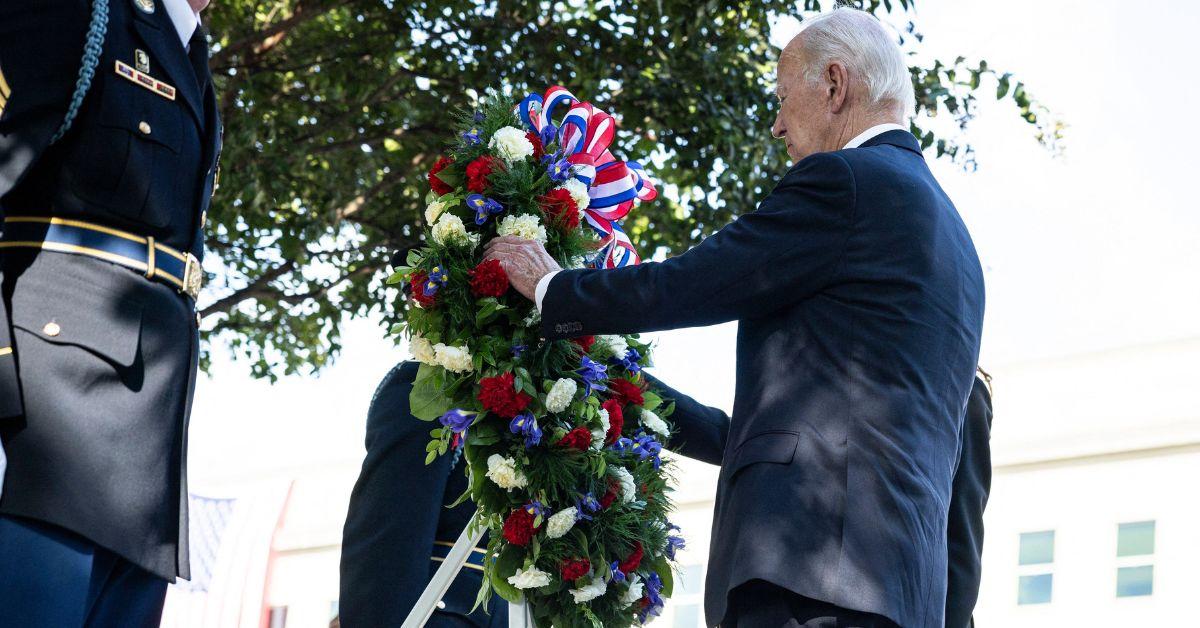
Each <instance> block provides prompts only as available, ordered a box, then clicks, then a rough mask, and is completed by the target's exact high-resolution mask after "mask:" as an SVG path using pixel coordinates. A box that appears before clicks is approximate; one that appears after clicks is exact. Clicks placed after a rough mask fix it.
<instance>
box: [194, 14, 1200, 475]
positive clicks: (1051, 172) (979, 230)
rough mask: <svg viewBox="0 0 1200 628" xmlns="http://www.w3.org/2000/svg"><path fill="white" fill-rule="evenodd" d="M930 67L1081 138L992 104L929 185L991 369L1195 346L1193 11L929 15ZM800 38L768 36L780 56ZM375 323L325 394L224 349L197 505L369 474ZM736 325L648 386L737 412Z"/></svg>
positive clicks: (679, 337)
mask: <svg viewBox="0 0 1200 628" xmlns="http://www.w3.org/2000/svg"><path fill="white" fill-rule="evenodd" d="M917 5H918V10H917V13H916V15H915V16H914V18H913V19H915V21H916V23H917V26H918V29H919V30H920V31H921V32H922V33H924V35H925V41H924V46H923V53H922V54H929V55H933V56H938V57H941V58H945V59H953V58H954V57H955V56H957V55H960V54H962V55H965V56H967V57H969V58H986V59H987V60H988V61H989V63H990V65H991V66H992V67H994V68H997V69H1001V70H1003V71H1008V72H1012V73H1014V74H1015V75H1016V76H1017V77H1019V78H1020V79H1021V80H1024V81H1025V83H1026V85H1027V86H1028V89H1029V90H1030V91H1031V93H1032V94H1033V95H1034V96H1035V97H1037V98H1038V99H1039V100H1041V101H1042V102H1043V103H1044V104H1046V105H1047V106H1049V107H1050V108H1051V109H1052V110H1053V111H1054V112H1055V113H1056V114H1058V115H1060V116H1061V117H1062V118H1064V119H1065V120H1066V121H1067V123H1068V124H1069V125H1070V128H1069V129H1068V135H1067V139H1066V153H1065V155H1064V156H1062V157H1060V158H1055V157H1053V156H1052V155H1050V154H1049V153H1048V152H1047V151H1045V150H1044V149H1043V148H1041V147H1040V146H1039V145H1038V144H1037V143H1036V142H1035V141H1034V139H1033V136H1032V131H1031V128H1030V127H1029V126H1028V125H1027V124H1025V123H1024V122H1023V121H1021V120H1020V119H1019V118H1018V117H1017V115H1016V111H1015V109H1014V107H1013V106H1012V105H1010V104H1008V103H1006V102H1002V103H994V102H989V101H986V96H985V97H984V99H983V100H984V102H981V106H980V108H979V111H978V117H977V118H976V119H975V121H974V122H973V123H972V124H971V126H970V128H969V132H968V133H969V134H968V139H969V140H970V142H971V143H972V144H973V145H974V147H975V149H976V160H977V161H978V164H979V166H978V169H977V170H976V171H975V172H970V173H968V172H964V171H963V170H962V168H960V167H959V166H956V165H954V164H952V163H950V162H948V161H934V162H932V168H933V170H934V173H935V175H936V176H937V177H938V179H939V181H940V182H941V183H942V185H943V187H944V188H945V189H946V191H947V193H948V194H949V196H950V198H951V199H953V200H954V202H955V204H956V205H957V207H958V209H959V211H960V213H961V214H962V215H963V218H964V220H965V221H966V223H967V226H968V228H969V229H970V231H971V234H972V237H973V238H974V241H975V244H976V248H977V249H978V251H979V254H980V258H981V261H982V263H983V266H984V269H985V281H986V284H987V293H988V302H987V314H986V319H985V327H984V340H983V343H984V345H983V352H982V357H981V363H982V364H983V366H984V367H985V368H988V366H989V365H992V366H994V365H1002V364H1003V365H1008V364H1015V363H1022V362H1028V361H1034V360H1040V359H1045V358H1049V357H1055V356H1062V355H1070V354H1077V353H1084V352H1089V351H1096V350H1100V349H1106V348H1112V347H1118V346H1125V345H1132V344H1138V343H1150V342H1157V341H1163V340H1170V339H1181V338H1190V337H1197V336H1200V281H1198V280H1197V277H1196V275H1197V272H1198V271H1200V247H1198V246H1197V242H1200V203H1198V202H1197V200H1196V196H1195V193H1194V191H1193V187H1194V181H1195V179H1196V177H1197V174H1196V172H1195V170H1196V168H1197V166H1200V161H1198V160H1197V159H1196V158H1195V157H1194V156H1193V155H1194V152H1195V146H1196V145H1197V144H1198V143H1200V131H1198V129H1200V126H1197V125H1196V124H1195V123H1194V122H1192V121H1191V120H1190V118H1191V117H1192V116H1193V115H1194V113H1193V112H1195V111H1196V110H1197V109H1198V108H1200V82H1197V81H1196V80H1195V79H1194V78H1193V77H1192V75H1193V68H1192V67H1191V66H1190V63H1191V61H1192V60H1193V59H1195V58H1196V57H1197V52H1200V50H1198V48H1200V46H1198V45H1197V44H1196V43H1195V42H1196V35H1195V31H1196V29H1195V26H1196V25H1200V3H1192V2H1187V1H1184V0H1173V1H1170V2H1161V3H1156V4H1155V5H1154V7H1155V8H1154V9H1153V10H1152V11H1146V10H1136V9H1135V10H1130V9H1129V3H1126V2H1117V1H1115V0H1090V1H1083V0H1057V1H1056V2H1045V1H1044V0H1038V1H1035V0H1005V1H1004V2H999V1H997V0H987V1H985V0H920V1H919V2H918V3H917ZM789 28H791V29H794V28H795V26H794V24H789V23H788V22H787V21H784V22H782V23H781V24H780V25H779V27H778V28H777V31H776V32H775V33H774V34H773V35H774V38H775V39H776V40H779V41H786V39H787V37H788V36H789V34H790V32H789V30H788V29H789ZM384 331H385V330H384V329H383V328H382V327H381V326H380V325H379V324H378V323H377V322H374V321H371V320H356V321H350V322H348V323H347V324H346V325H345V327H344V339H343V340H344V350H343V351H342V353H341V355H340V357H339V358H338V359H337V362H336V363H335V364H334V366H332V367H330V368H328V369H326V370H325V371H324V372H323V373H321V374H320V375H319V376H317V377H302V376H297V377H289V378H284V379H282V380H280V381H279V382H278V383H276V384H275V385H273V386H272V385H270V384H268V383H267V382H264V381H254V380H251V379H250V378H249V377H248V375H247V369H246V367H245V366H244V365H241V364H237V363H236V362H231V361H230V360H229V359H228V356H227V355H226V353H225V352H223V351H222V350H221V349H219V348H218V349H217V351H216V356H215V358H216V359H215V360H214V369H213V374H212V377H204V376H201V379H200V381H199V383H198V385H197V392H196V402H195V406H194V411H193V416H192V424H191V436H190V439H191V441H190V448H189V462H190V468H191V477H192V483H193V486H194V487H203V486H204V485H205V484H206V483H207V484H214V483H219V484H222V485H227V484H228V483H231V482H232V483H237V482H238V481H240V480H241V479H245V480H247V481H249V480H250V479H252V478H254V477H256V476H257V475H260V474H262V473H285V474H286V473H287V472H288V470H289V469H293V468H294V469H299V468H312V467H313V466H315V465H322V464H347V463H357V461H358V460H361V457H362V455H363V449H362V436H363V429H364V428H363V423H364V421H365V417H366V409H367V406H368V404H369V403H370V400H371V395H372V393H373V391H374V389H375V387H376V385H377V384H378V382H379V381H380V380H381V379H382V377H383V376H384V375H385V374H386V373H387V371H388V370H389V369H390V368H391V367H392V366H393V365H395V364H396V363H397V362H399V361H401V360H403V359H406V357H407V356H406V354H405V352H404V350H403V349H402V348H396V347H394V346H393V345H392V343H391V341H390V340H387V339H386V338H385V337H384ZM735 334H736V326H735V325H734V324H727V325H721V326H717V327H710V328H701V329H691V330H680V331H674V332H667V333H662V334H656V335H655V338H656V339H657V342H658V345H657V349H656V352H655V361H656V363H657V368H656V372H657V374H658V375H659V376H660V377H662V378H663V379H664V380H666V381H668V382H669V383H671V384H672V385H673V386H675V387H676V388H678V389H680V390H681V391H683V392H685V393H688V394H692V395H693V396H695V397H696V398H697V399H699V400H700V401H702V402H705V403H708V404H711V405H715V406H719V407H722V408H725V409H726V410H728V409H730V408H731V407H732V401H733V397H732V395H733V377H734V363H733V356H734V342H735Z"/></svg>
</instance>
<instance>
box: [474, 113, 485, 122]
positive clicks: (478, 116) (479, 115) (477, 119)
mask: <svg viewBox="0 0 1200 628" xmlns="http://www.w3.org/2000/svg"><path fill="white" fill-rule="evenodd" d="M474 119H475V122H483V112H482V111H476V112H475V115H474Z"/></svg>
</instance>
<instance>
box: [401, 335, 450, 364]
mask: <svg viewBox="0 0 1200 628" xmlns="http://www.w3.org/2000/svg"><path fill="white" fill-rule="evenodd" d="M443 346H444V345H443ZM408 351H409V353H411V354H412V357H413V359H414V360H416V361H417V362H420V363H421V364H429V365H431V366H437V357H436V354H435V352H434V350H433V345H432V344H430V343H429V340H427V339H426V338H425V337H424V336H421V335H419V334H413V337H412V338H409V339H408Z"/></svg>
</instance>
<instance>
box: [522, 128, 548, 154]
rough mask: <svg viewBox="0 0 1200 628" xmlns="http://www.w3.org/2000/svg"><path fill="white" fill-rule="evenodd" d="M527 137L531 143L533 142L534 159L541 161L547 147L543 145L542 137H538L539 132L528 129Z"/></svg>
mask: <svg viewBox="0 0 1200 628" xmlns="http://www.w3.org/2000/svg"><path fill="white" fill-rule="evenodd" d="M525 139H527V140H529V143H530V144H533V158H534V160H536V161H541V160H542V156H543V155H545V154H546V148H545V147H544V146H542V138H540V137H538V134H537V133H534V132H533V131H526V132H525Z"/></svg>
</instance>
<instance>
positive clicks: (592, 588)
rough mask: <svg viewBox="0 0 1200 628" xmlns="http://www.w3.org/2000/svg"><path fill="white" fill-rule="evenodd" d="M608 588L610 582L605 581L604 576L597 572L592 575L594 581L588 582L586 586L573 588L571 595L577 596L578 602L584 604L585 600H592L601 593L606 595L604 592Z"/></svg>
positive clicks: (576, 600) (576, 601)
mask: <svg viewBox="0 0 1200 628" xmlns="http://www.w3.org/2000/svg"><path fill="white" fill-rule="evenodd" d="M607 590H608V583H607V582H605V581H604V577H603V576H602V575H600V574H596V575H595V576H592V581H591V582H589V583H587V585H586V586H583V587H580V588H578V589H571V597H573V598H575V603H576V604H582V603H584V602H590V601H592V600H594V599H596V598H598V597H600V596H601V595H604V592H605V591H607Z"/></svg>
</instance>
